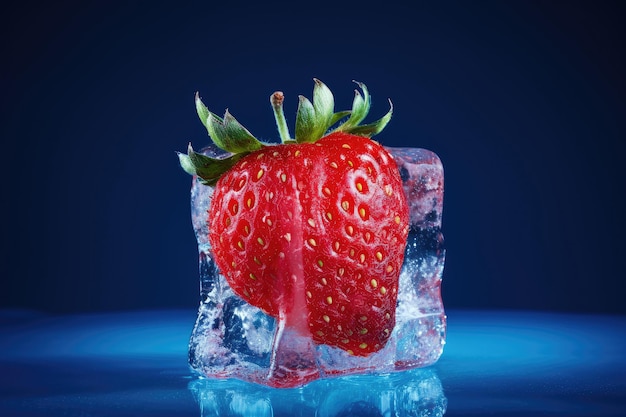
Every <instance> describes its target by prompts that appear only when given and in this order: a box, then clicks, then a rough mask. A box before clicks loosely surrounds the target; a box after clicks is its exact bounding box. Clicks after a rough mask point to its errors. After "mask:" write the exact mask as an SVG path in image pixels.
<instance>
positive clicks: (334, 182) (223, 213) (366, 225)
mask: <svg viewBox="0 0 626 417" xmlns="http://www.w3.org/2000/svg"><path fill="white" fill-rule="evenodd" d="M315 82H316V85H315V89H314V92H313V95H314V99H313V103H311V102H309V101H308V100H307V99H306V98H303V97H301V98H300V106H299V108H298V116H297V121H296V137H295V140H292V139H291V138H290V137H289V133H288V131H287V128H286V123H285V122H284V116H283V112H282V94H281V93H275V94H274V95H272V104H273V106H274V110H275V115H276V120H277V124H278V127H279V131H280V133H281V138H282V142H283V143H282V144H280V145H268V144H262V143H261V142H259V141H257V140H256V139H255V138H254V137H253V136H252V135H251V134H250V133H249V132H248V131H247V130H246V129H245V128H243V127H242V126H241V125H240V124H239V123H238V122H237V121H236V120H235V119H234V118H233V117H232V116H231V115H230V114H229V113H228V112H227V113H226V115H225V116H224V118H223V119H221V118H219V117H217V116H216V115H214V114H213V113H211V112H209V111H208V109H206V107H204V105H203V104H202V103H201V101H200V100H199V99H197V100H196V103H197V108H198V113H199V115H200V117H201V119H202V120H205V121H206V123H205V125H206V126H207V129H208V130H209V134H210V136H211V137H212V139H213V140H214V142H215V143H216V145H218V146H219V147H221V148H222V149H224V150H226V151H229V152H231V153H232V156H230V157H229V158H226V159H221V160H217V159H211V158H208V157H206V156H204V155H201V154H198V153H196V152H194V151H193V149H192V148H191V146H190V147H189V154H188V155H182V154H181V155H180V160H181V164H182V165H183V167H184V168H185V169H186V170H187V171H188V172H190V173H191V174H194V175H198V176H199V177H200V178H203V180H204V181H205V182H206V183H207V184H209V185H213V186H214V187H215V190H214V193H213V199H212V201H211V206H210V210H209V216H208V222H209V230H210V235H209V240H210V243H211V248H212V252H213V256H214V259H215V262H216V264H217V266H218V268H219V269H220V271H221V273H222V274H223V275H224V276H225V277H226V279H227V281H228V283H229V284H230V286H231V288H232V289H233V291H234V292H235V293H236V294H237V295H239V296H240V297H241V298H243V299H244V300H246V301H247V302H248V303H250V304H252V305H254V306H256V307H259V308H260V309H262V310H263V311H265V312H266V313H268V314H270V315H272V316H274V317H279V318H281V319H282V320H284V321H285V322H286V323H287V324H286V325H287V326H288V327H289V328H290V329H292V330H293V329H295V330H297V331H298V332H300V334H310V336H311V337H312V339H313V340H314V341H315V342H316V343H319V344H326V345H330V346H335V347H339V348H341V349H344V350H346V351H348V352H350V353H352V354H354V355H359V356H366V355H368V354H370V353H372V352H375V351H378V350H380V349H381V348H382V347H383V346H385V344H386V342H387V340H388V338H389V336H390V334H391V331H392V330H393V327H394V324H395V308H396V299H397V291H398V276H399V273H400V269H401V267H402V261H403V257H404V249H405V246H406V238H407V234H408V207H407V203H406V199H405V195H404V192H403V189H402V181H401V179H400V174H399V172H398V167H397V165H396V163H395V162H394V160H393V158H392V157H391V156H390V154H389V153H387V151H386V150H385V149H384V148H383V147H382V146H380V145H379V144H378V143H376V142H374V141H372V140H371V139H369V138H368V137H366V136H369V135H371V134H374V133H377V132H379V131H380V130H382V128H383V127H384V126H385V125H386V123H387V122H388V121H389V119H390V117H391V110H390V111H389V113H387V115H386V116H385V117H383V118H382V119H380V120H379V121H378V122H375V123H372V124H370V125H364V126H359V123H360V122H361V120H363V118H364V117H365V115H366V114H367V112H368V111H369V106H370V99H369V94H368V92H367V89H366V88H365V86H364V85H363V84H359V86H360V87H361V89H362V90H363V95H361V94H360V93H359V92H358V91H357V92H356V95H355V100H354V103H353V108H352V111H351V112H339V113H334V110H333V107H334V102H333V98H332V94H331V93H330V90H328V88H327V87H326V86H325V85H324V84H322V83H321V82H320V81H318V80H315ZM348 114H349V115H350V118H348V120H347V121H346V122H345V123H343V124H341V125H339V126H338V127H337V128H336V129H334V130H333V131H332V132H331V133H329V134H328V135H326V136H323V135H324V134H325V133H326V132H327V131H328V129H329V128H330V127H331V126H332V125H334V124H336V123H337V121H338V120H339V119H340V118H342V117H345V116H347V115H348ZM322 136H323V137H322ZM320 137H321V138H320Z"/></svg>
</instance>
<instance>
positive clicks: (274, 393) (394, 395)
mask: <svg viewBox="0 0 626 417" xmlns="http://www.w3.org/2000/svg"><path fill="white" fill-rule="evenodd" d="M189 390H190V391H191V392H192V394H193V396H194V398H195V399H196V401H197V402H198V405H199V407H200V417H234V416H294V415H302V416H304V415H307V416H309V415H310V416H318V417H337V416H389V417H400V416H420V417H421V416H424V417H426V416H429V417H441V416H443V415H444V413H445V412H446V408H447V399H446V397H445V396H444V393H443V389H442V385H441V381H440V380H439V377H438V376H437V374H436V373H435V372H434V370H432V369H415V370H412V371H409V372H405V373H403V374H389V375H384V376H362V377H359V378H355V377H342V378H334V379H330V380H325V381H315V382H312V383H311V384H308V385H307V386H305V387H303V388H298V389H284V390H274V389H270V388H266V387H261V386H259V385H252V384H250V383H247V382H243V381H237V380H230V381H223V380H215V379H197V380H194V381H192V382H191V383H190V384H189Z"/></svg>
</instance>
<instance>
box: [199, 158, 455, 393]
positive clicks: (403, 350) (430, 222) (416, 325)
mask: <svg viewBox="0 0 626 417" xmlns="http://www.w3.org/2000/svg"><path fill="white" fill-rule="evenodd" d="M388 150H389V151H390V153H391V154H392V155H393V156H394V158H395V160H396V162H397V163H398V167H399V170H400V175H401V177H402V180H403V184H404V191H405V194H406V196H407V200H408V203H409V210H410V233H409V238H408V242H407V247H406V252H405V261H404V265H403V268H402V272H401V274H400V285H399V291H398V303H397V307H396V326H395V328H394V330H393V331H392V335H391V337H390V339H389V341H388V343H387V345H386V346H385V347H384V348H383V349H382V350H380V351H378V352H376V353H374V354H372V355H370V356H368V357H365V358H363V357H357V356H351V355H349V354H348V353H347V352H345V351H343V350H341V349H338V348H334V347H330V346H326V345H313V343H312V341H311V340H310V339H309V340H298V341H295V342H294V343H285V340H284V339H282V341H281V337H283V338H284V337H287V336H285V335H284V334H283V332H282V330H281V326H280V325H279V323H277V321H276V319H274V318H273V317H270V316H267V315H266V314H264V313H263V312H262V311H261V310H259V309H258V308H256V307H253V306H251V305H249V304H247V303H246V302H244V301H243V300H242V299H240V298H239V297H237V296H236V295H235V294H234V293H233V291H232V290H231V289H230V287H229V286H228V283H227V282H226V280H225V278H224V277H223V276H222V275H221V274H220V273H219V271H218V270H217V267H216V266H215V263H214V262H213V260H212V258H211V251H210V246H209V241H208V232H209V231H208V228H207V221H206V220H207V219H206V216H207V212H208V208H209V204H210V200H211V195H212V192H213V189H212V188H211V187H207V186H204V185H201V184H200V183H199V182H197V181H196V180H194V182H193V186H192V190H191V200H192V221H193V225H194V229H195V232H196V237H197V239H198V248H199V253H200V293H201V303H200V308H199V311H198V319H197V321H196V325H195V327H194V330H193V333H192V336H191V340H190V343H189V361H190V364H191V367H192V368H193V369H194V370H196V371H198V372H199V373H201V374H203V375H206V376H214V377H220V378H224V377H234V378H240V379H243V380H247V381H253V382H257V383H261V384H268V385H273V386H292V385H302V384H303V383H306V382H309V381H310V380H312V379H316V378H319V377H324V376H334V375H345V374H358V373H372V372H374V373H387V372H392V371H396V370H402V369H410V368H415V367H422V366H427V365H430V364H432V363H434V362H435V361H436V360H437V359H438V358H439V356H440V355H441V353H442V351H443V346H444V343H445V334H446V317H445V313H444V308H443V303H442V300H441V288H440V287H441V278H442V274H443V267H444V260H445V250H444V247H443V235H442V233H441V216H442V208H443V167H442V165H441V162H440V161H439V158H438V157H437V156H436V155H435V154H434V153H432V152H430V151H427V150H424V149H415V148H389V149H388ZM279 346H281V348H280V349H283V350H285V349H287V350H288V349H293V351H289V352H285V351H282V350H281V351H278V350H277V349H279V348H278V347H279ZM290 372H291V377H289V376H288V375H290ZM293 375H296V377H295V379H294V376H293ZM298 375H299V376H301V378H300V380H298V378H299V376H298Z"/></svg>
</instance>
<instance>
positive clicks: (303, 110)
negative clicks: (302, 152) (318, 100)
mask: <svg viewBox="0 0 626 417" xmlns="http://www.w3.org/2000/svg"><path fill="white" fill-rule="evenodd" d="M299 99H300V102H299V103H298V112H297V113H296V142H298V143H304V142H313V140H312V139H311V138H312V137H313V134H314V132H315V127H316V126H315V108H314V107H313V104H311V102H310V101H309V99H308V98H306V97H304V96H299Z"/></svg>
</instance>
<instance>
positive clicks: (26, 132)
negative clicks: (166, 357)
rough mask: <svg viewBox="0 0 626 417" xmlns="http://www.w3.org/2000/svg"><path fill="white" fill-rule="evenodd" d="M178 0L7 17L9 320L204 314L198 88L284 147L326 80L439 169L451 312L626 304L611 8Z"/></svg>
mask: <svg viewBox="0 0 626 417" xmlns="http://www.w3.org/2000/svg"><path fill="white" fill-rule="evenodd" d="M182 3H183V2H176V3H172V4H169V5H168V4H165V3H160V2H136V1H135V2H123V4H122V2H119V3H114V2H93V3H90V4H87V3H86V2H85V3H84V4H83V3H76V4H72V3H70V2H59V3H44V2H26V1H25V2H22V3H20V5H19V6H17V5H13V6H5V10H4V11H3V13H2V15H3V18H2V20H3V23H2V25H0V30H1V31H2V34H1V35H2V44H1V47H2V50H1V53H2V57H3V62H4V63H3V64H2V66H1V67H0V74H1V87H0V88H1V90H0V105H1V106H2V107H1V108H0V117H1V118H2V120H1V121H0V129H1V130H0V132H1V137H2V163H1V164H0V174H1V177H0V178H1V179H2V196H3V197H2V217H1V219H2V221H1V224H2V234H1V237H0V239H1V245H2V246H1V248H0V249H1V251H0V262H1V263H0V268H1V269H0V274H1V278H2V283H3V284H2V287H3V288H2V290H1V291H0V307H4V308H28V309H39V310H43V311H47V312H54V313H71V312H86V311H109V310H135V309H148V308H169V307H173V308H181V307H182V308H191V309H193V308H195V307H196V305H197V303H198V298H199V292H198V278H197V275H198V274H197V255H196V242H195V238H194V235H193V231H192V229H191V222H190V216H189V188H190V177H189V176H188V175H187V174H185V173H184V172H183V171H182V170H181V169H180V167H179V166H178V162H177V158H176V155H175V151H177V150H184V149H185V148H186V145H187V143H188V142H189V141H192V142H193V143H194V144H195V145H196V147H200V146H202V145H203V144H205V143H207V140H208V139H207V137H206V131H205V130H204V128H203V126H202V125H201V123H200V122H199V120H198V119H197V117H196V114H195V109H194V104H193V94H194V93H195V92H196V91H199V92H200V93H201V95H202V97H203V99H204V101H205V103H207V105H209V107H210V108H211V109H212V110H213V111H214V112H216V113H221V112H223V110H224V109H225V108H227V107H228V108H229V109H230V111H231V112H232V113H233V114H234V115H235V116H236V117H237V119H238V120H239V121H241V122H242V123H243V124H244V125H246V127H248V128H249V129H250V130H251V131H252V132H253V133H255V134H256V135H257V136H258V137H260V138H261V139H264V140H274V138H275V137H276V134H275V126H274V121H273V116H272V113H271V108H270V106H269V103H268V97H269V95H270V94H271V93H272V92H273V91H275V90H282V91H284V92H285V95H286V114H287V117H288V120H289V122H290V123H291V126H292V127H293V120H294V119H293V115H294V114H295V109H296V105H297V95H298V94H304V95H306V96H309V97H310V95H311V91H312V87H313V83H312V78H313V77H317V78H320V79H321V80H323V81H324V82H325V83H326V84H327V85H328V86H329V87H330V88H331V89H332V90H333V92H334V93H335V98H336V103H337V107H338V108H348V107H349V106H350V104H351V101H352V94H353V92H352V90H353V88H354V85H353V84H352V83H351V80H353V79H356V80H359V81H362V82H364V83H366V84H367V86H368V87H369V89H370V91H371V93H372V96H373V107H372V116H371V117H372V119H373V118H378V117H379V116H381V115H382V114H384V112H386V110H387V101H386V99H387V97H390V98H391V99H392V100H393V102H394V109H395V113H394V118H393V119H392V122H391V123H390V124H389V126H388V127H387V129H386V130H385V131H384V132H383V133H382V134H380V135H379V136H378V140H379V141H381V142H382V143H383V144H385V145H389V146H413V147H425V148H428V149H431V150H433V151H435V152H436V153H437V154H438V155H439V156H440V157H441V159H442V161H443V163H444V167H445V175H446V194H445V205H444V219H443V221H444V228H443V231H444V234H445V237H446V245H447V250H448V252H447V256H448V257H447V262H446V269H445V273H444V285H443V297H444V302H445V304H446V306H447V307H448V308H450V307H456V308H508V309H531V310H533V309H534V310H556V311H579V312H609V313H626V303H623V302H622V300H623V291H622V288H623V280H624V277H625V275H626V274H624V268H623V259H624V255H623V254H624V253H625V250H626V245H625V244H624V236H625V232H626V228H625V224H624V223H625V222H624V213H625V212H626V210H625V209H626V207H625V204H624V199H623V193H624V190H626V184H625V175H624V174H625V168H624V161H623V158H624V154H625V152H624V151H625V147H626V139H625V133H626V130H625V127H626V122H625V119H626V117H625V116H626V102H625V97H626V95H625V93H626V82H625V77H624V74H626V65H625V48H624V47H623V41H624V39H625V38H626V36H625V35H626V34H625V29H624V25H623V21H624V17H625V14H624V11H623V6H622V3H621V2H606V1H604V2H591V1H589V2H577V1H567V2H565V1H564V2H560V1H552V2H532V1H509V2H503V1H478V2H470V1H467V2H451V1H445V2H416V3H415V4H412V3H409V2H404V4H402V3H403V2H395V1H384V2H380V3H379V4H378V5H369V4H367V3H363V2H361V3H360V4H358V3H351V2H327V1H325V0H322V1H316V2H315V3H301V2H285V3H284V4H279V3H272V2H253V3H249V2H236V1H231V2H225V1H221V2H210V1H205V2H196V3H192V2H189V3H186V4H182Z"/></svg>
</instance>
